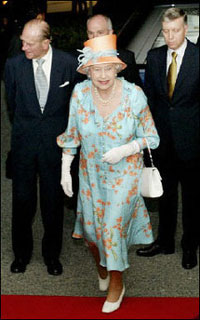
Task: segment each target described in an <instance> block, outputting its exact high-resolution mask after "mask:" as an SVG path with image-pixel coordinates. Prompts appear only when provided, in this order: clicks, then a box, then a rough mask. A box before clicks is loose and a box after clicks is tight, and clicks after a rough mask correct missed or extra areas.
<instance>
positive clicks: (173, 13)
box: [162, 8, 187, 24]
mask: <svg viewBox="0 0 200 320" xmlns="http://www.w3.org/2000/svg"><path fill="white" fill-rule="evenodd" d="M180 17H182V18H183V21H184V23H185V24H187V14H186V12H185V11H184V10H183V9H180V8H169V9H167V10H166V11H165V12H164V14H163V16H162V22H164V21H168V22H169V21H172V20H175V19H178V18H180Z"/></svg>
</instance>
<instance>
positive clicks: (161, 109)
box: [145, 41, 200, 161]
mask: <svg viewBox="0 0 200 320" xmlns="http://www.w3.org/2000/svg"><path fill="white" fill-rule="evenodd" d="M166 62H167V46H166V45H165V46H162V47H159V48H155V49H152V50H150V51H149V52H148V56H147V67H146V75H145V93H146V95H147V97H148V102H149V105H150V109H151V111H152V114H153V117H154V120H155V124H156V127H157V129H158V133H159V135H160V146H159V148H158V149H157V150H158V152H159V155H160V156H161V157H163V158H164V157H165V156H166V155H167V153H168V147H169V144H170V143H171V142H172V141H173V144H174V147H175V150H176V152H177V154H178V156H179V158H180V159H182V160H184V161H188V160H192V159H195V158H197V157H199V155H200V131H199V123H200V112H199V49H198V48H197V47H196V46H195V44H193V43H192V42H190V41H188V42H187V47H186V50H185V54H184V57H183V61H182V64H181V68H180V71H179V74H178V78H177V81H176V85H175V89H174V93H173V97H172V99H171V101H170V100H169V98H168V94H167V77H166Z"/></svg>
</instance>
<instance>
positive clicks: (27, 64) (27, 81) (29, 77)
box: [22, 58, 41, 112]
mask: <svg viewBox="0 0 200 320" xmlns="http://www.w3.org/2000/svg"><path fill="white" fill-rule="evenodd" d="M22 68H23V73H22V76H23V82H24V88H26V89H25V90H26V94H27V95H28V96H29V98H30V104H29V105H28V107H30V108H31V111H32V112H33V111H34V110H36V111H37V112H38V111H40V105H39V102H38V99H37V93H36V89H35V81H34V73H33V65H32V60H29V59H26V58H25V59H24V63H23V66H22ZM35 106H36V107H35ZM40 112H41V111H40Z"/></svg>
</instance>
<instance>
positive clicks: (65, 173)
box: [60, 152, 74, 198]
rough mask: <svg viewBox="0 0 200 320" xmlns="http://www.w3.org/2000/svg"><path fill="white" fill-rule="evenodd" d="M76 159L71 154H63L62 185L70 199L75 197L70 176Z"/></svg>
mask: <svg viewBox="0 0 200 320" xmlns="http://www.w3.org/2000/svg"><path fill="white" fill-rule="evenodd" d="M73 159H74V156H72V155H71V154H66V153H64V152H63V153H62V168H61V182H60V183H61V185H62V188H63V190H64V193H65V194H66V195H67V196H68V197H70V198H71V197H72V196H73V191H72V177H71V174H70V167H71V163H72V161H73Z"/></svg>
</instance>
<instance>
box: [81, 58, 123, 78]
mask: <svg viewBox="0 0 200 320" xmlns="http://www.w3.org/2000/svg"><path fill="white" fill-rule="evenodd" d="M105 63H115V64H119V65H120V68H119V69H118V70H117V72H120V71H122V70H124V69H125V68H126V67H127V65H126V63H124V62H123V61H122V60H120V59H119V58H118V57H116V56H111V57H99V58H98V59H97V60H96V61H92V60H90V61H88V62H87V63H86V64H85V65H83V66H80V67H78V68H77V71H78V72H80V73H82V74H87V68H89V67H91V66H94V65H98V64H105Z"/></svg>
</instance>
